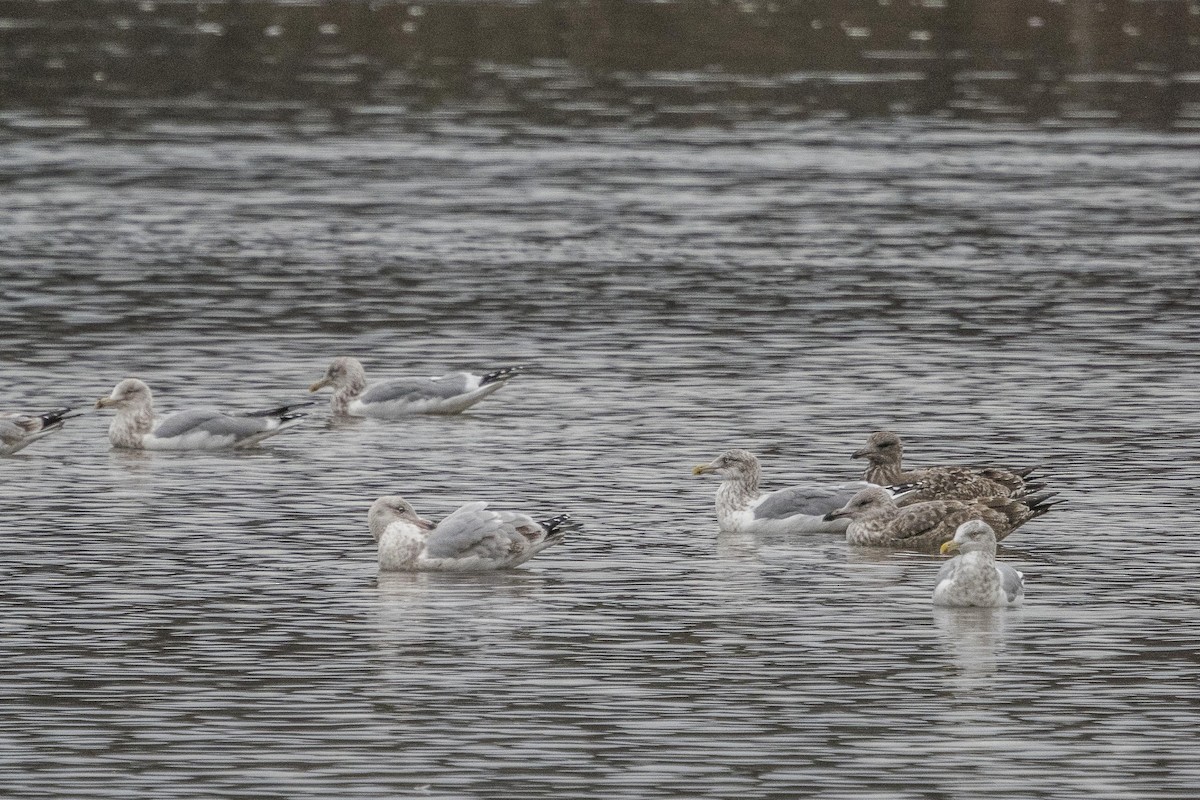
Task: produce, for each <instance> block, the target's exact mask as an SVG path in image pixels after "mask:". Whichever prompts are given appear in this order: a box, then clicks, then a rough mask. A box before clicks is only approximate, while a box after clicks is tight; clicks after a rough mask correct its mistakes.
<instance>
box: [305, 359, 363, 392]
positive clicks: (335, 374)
mask: <svg viewBox="0 0 1200 800" xmlns="http://www.w3.org/2000/svg"><path fill="white" fill-rule="evenodd" d="M366 382H367V374H366V372H365V371H363V366H362V364H360V363H359V361H358V359H357V358H351V357H350V356H339V357H338V358H335V359H334V360H333V363H332V364H330V365H329V369H327V370H325V375H324V376H323V377H322V378H321V380H319V381H317V382H316V383H314V384H313V385H312V386H309V387H308V390H309V391H310V392H315V391H318V390H320V389H324V388H325V387H326V386H332V387H333V388H335V389H341V388H342V387H344V386H364V385H366Z"/></svg>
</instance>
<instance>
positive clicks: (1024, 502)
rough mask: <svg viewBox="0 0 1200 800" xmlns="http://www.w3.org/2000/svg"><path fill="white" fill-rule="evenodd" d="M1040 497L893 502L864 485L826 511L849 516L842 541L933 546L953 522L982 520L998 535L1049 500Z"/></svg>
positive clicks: (1037, 511)
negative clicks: (846, 499) (833, 508)
mask: <svg viewBox="0 0 1200 800" xmlns="http://www.w3.org/2000/svg"><path fill="white" fill-rule="evenodd" d="M1047 499H1048V498H1047V497H1045V496H1034V497H1027V498H1011V497H982V498H975V499H974V500H967V501H962V500H930V501H926V502H923V503H914V504H912V505H906V506H899V505H897V504H896V502H895V501H894V500H893V499H892V497H891V496H890V495H889V494H888V493H887V492H886V491H884V490H882V489H864V490H863V491H861V492H859V493H858V494H856V495H855V496H854V497H853V498H851V500H850V502H848V503H847V504H846V505H845V506H844V507H843V508H841V509H839V510H837V511H834V512H832V513H830V514H829V515H827V516H828V517H829V518H831V519H849V520H850V525H849V527H847V528H846V541H847V542H849V543H850V544H853V545H860V546H865V547H895V548H904V549H912V550H936V549H937V548H939V547H940V546H941V545H942V544H943V543H945V542H948V541H949V540H951V539H953V538H954V532H955V530H956V529H957V528H958V526H959V525H961V524H963V523H964V522H967V521H968V520H972V519H982V520H984V521H985V522H987V523H988V524H989V525H990V526H991V527H992V528H993V530H994V531H995V533H996V537H997V538H998V539H1003V538H1004V537H1005V536H1008V535H1009V534H1010V533H1012V532H1013V531H1014V530H1016V529H1017V528H1019V527H1020V526H1022V525H1024V524H1025V523H1026V522H1028V521H1029V520H1031V519H1034V518H1036V517H1039V516H1041V515H1042V514H1044V513H1046V511H1048V510H1049V509H1050V508H1051V507H1052V506H1053V505H1055V504H1054V503H1048V502H1046V500H1047Z"/></svg>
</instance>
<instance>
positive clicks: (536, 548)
mask: <svg viewBox="0 0 1200 800" xmlns="http://www.w3.org/2000/svg"><path fill="white" fill-rule="evenodd" d="M487 506H488V504H487V503H484V502H476V503H467V504H466V505H464V506H462V507H461V508H459V509H458V510H457V511H455V512H454V513H453V514H451V515H450V516H448V517H446V518H445V519H443V520H442V521H441V522H439V523H436V524H435V523H433V522H431V521H429V520H427V519H424V518H423V517H421V516H419V515H418V514H417V512H416V510H415V509H414V508H413V507H412V505H411V504H410V503H409V502H408V501H406V500H405V499H404V498H403V497H399V496H396V495H390V496H388V497H381V498H379V499H378V500H376V501H375V502H374V503H373V504H372V505H371V510H370V511H369V512H368V513H367V524H368V526H369V527H370V529H371V535H372V536H373V537H375V541H376V542H377V543H378V544H379V570H380V571H381V572H389V571H418V570H441V571H448V572H482V571H488V570H498V569H508V568H510V567H515V566H517V565H519V564H523V563H525V562H526V561H528V560H529V559H531V558H533V557H534V556H535V555H537V554H538V553H540V552H541V551H543V550H545V549H546V548H547V547H551V546H553V545H556V544H558V543H559V542H561V541H562V540H563V539H564V538H566V535H567V534H568V533H570V532H573V531H577V530H579V528H580V526H579V524H578V523H576V522H574V521H572V520H571V516H570V515H569V514H560V515H559V516H557V517H552V518H550V519H546V520H542V521H540V522H539V521H537V520H535V519H533V518H532V517H530V516H528V515H526V514H519V513H516V512H512V511H489V510H488V508H487Z"/></svg>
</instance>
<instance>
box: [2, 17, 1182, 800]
mask: <svg viewBox="0 0 1200 800" xmlns="http://www.w3.org/2000/svg"><path fill="white" fill-rule="evenodd" d="M256 8H257V6H256ZM255 13H257V12H255ZM1196 145H1197V141H1196V140H1195V137H1192V136H1190V135H1187V134H1183V133H1174V134H1170V135H1166V134H1155V133H1148V132H1145V131H1128V130H1125V131H1116V130H1114V131H1097V130H1092V131H1084V130H1077V131H1048V130H1043V129H1028V128H1016V127H1012V128H1005V129H1003V130H997V129H994V128H988V127H984V126H974V125H970V126H948V125H943V126H930V125H928V124H921V125H916V124H904V123H887V124H883V123H856V124H850V123H839V124H833V123H828V122H825V123H808V124H780V123H772V124H753V125H749V124H748V125H742V126H735V127H732V128H729V129H716V128H697V129H689V130H665V129H654V128H648V129H635V128H621V129H618V128H608V129H603V130H580V131H568V130H566V129H561V128H541V127H535V126H529V125H513V126H508V127H501V126H489V125H482V124H476V125H458V124H456V123H452V122H445V121H443V122H439V123H438V124H437V125H436V126H434V127H433V128H430V129H428V130H420V131H412V132H404V133H401V132H396V131H392V132H389V133H379V132H374V133H365V134H362V135H339V136H334V137H317V138H307V137H303V136H297V135H296V132H295V130H294V129H293V128H291V127H289V125H287V124H277V125H276V124H265V123H264V124H261V125H259V126H257V127H245V126H228V125H222V124H219V123H213V122H211V121H210V122H207V123H205V124H200V125H182V124H166V123H156V124H154V125H147V126H146V127H144V128H142V129H140V130H136V131H133V130H130V131H112V130H110V131H107V132H105V133H103V134H101V133H98V132H95V131H77V132H68V133H61V134H57V135H55V136H53V137H49V138H28V139H27V138H22V137H17V136H11V135H10V136H9V138H6V139H3V140H0V182H2V183H3V186H4V198H5V202H4V203H2V204H0V229H2V230H3V231H4V236H3V237H0V276H2V279H0V332H2V334H0V400H2V402H3V407H4V408H6V409H7V408H9V407H11V408H14V409H16V408H37V407H41V406H52V405H55V404H57V403H58V402H60V401H66V400H73V399H76V398H78V399H79V400H80V401H82V402H85V403H90V402H92V401H94V399H95V398H96V397H99V396H100V395H101V394H103V393H106V392H108V391H109V390H110V389H111V387H112V385H113V384H114V383H115V382H116V381H117V380H118V379H120V378H121V377H124V376H125V375H128V374H137V375H139V376H140V377H142V378H143V379H145V380H147V381H148V382H149V383H150V384H151V385H152V386H153V387H154V388H155V391H156V401H157V402H158V404H159V406H160V407H161V408H162V410H163V411H164V412H169V411H170V410H172V409H175V408H181V407H185V406H191V405H209V404H220V405H223V406H226V407H229V408H256V407H262V406H263V405H265V404H267V403H273V402H286V401H292V400H296V399H299V398H303V397H305V396H307V393H306V388H307V386H308V385H309V384H310V383H311V382H312V380H313V379H314V377H315V376H317V375H319V374H321V372H322V371H323V370H324V368H325V367H326V366H327V364H328V363H329V360H330V358H331V357H332V356H334V355H337V354H354V355H357V356H359V357H361V358H362V360H363V361H364V363H365V365H366V367H367V369H368V370H369V371H371V372H372V373H373V374H376V375H378V376H380V377H384V376H390V375H403V374H437V373H440V372H442V371H445V370H446V369H451V368H468V369H481V368H487V367H491V366H495V365H500V364H508V363H529V364H532V365H535V368H532V369H530V370H529V371H528V373H527V374H522V375H521V376H520V377H519V378H517V379H515V380H514V381H513V382H512V383H511V384H510V385H509V386H508V387H506V388H505V389H504V390H502V391H501V392H499V393H498V394H497V395H496V396H495V397H493V398H490V399H489V400H488V401H487V402H486V403H484V404H481V405H480V406H478V407H477V408H476V409H473V410H472V411H471V412H470V413H469V414H466V415H464V416H462V417H458V418H418V419H412V420H406V421H403V422H398V423H384V422H380V421H376V420H365V421H362V422H359V423H356V424H350V425H331V424H329V422H328V406H327V405H326V404H325V403H324V402H322V403H321V404H320V405H318V406H315V407H313V408H312V409H311V411H312V416H311V418H310V419H308V420H306V422H305V424H303V425H300V426H298V427H297V428H296V429H294V430H292V431H289V432H288V433H287V434H285V435H283V436H280V437H277V438H275V439H273V440H271V442H270V444H269V446H266V447H264V448H262V449H261V450H260V451H255V452H246V453H182V454H181V453H148V454H127V453H115V452H112V451H110V450H109V448H108V444H107V439H106V436H105V433H106V428H107V424H108V418H107V417H104V416H99V415H88V416H84V417H81V418H79V419H73V420H70V421H69V423H68V427H67V430H66V431H64V432H63V433H62V434H59V435H57V436H55V437H52V438H49V439H47V440H45V441H44V442H39V443H38V444H37V445H35V446H34V447H30V448H28V449H27V450H25V451H23V452H22V453H20V454H19V455H18V456H15V457H13V458H8V459H2V460H0V544H2V545H3V548H4V554H5V557H4V558H3V559H2V560H0V607H2V608H3V610H4V613H3V614H2V615H0V788H2V789H3V793H4V794H6V796H31V795H33V794H36V795H37V796H43V797H61V798H80V797H112V798H128V797H130V796H153V797H156V798H174V797H195V796H198V795H203V796H214V797H217V796H219V797H247V798H249V797H255V798H257V797H263V796H264V795H272V796H273V795H279V796H284V795H286V796H288V797H291V798H306V797H329V796H333V795H344V794H346V793H347V792H349V793H350V794H353V795H354V796H355V797H381V798H382V797H396V796H406V795H410V794H423V795H427V796H435V797H521V798H537V797H606V798H612V797H629V798H639V799H641V798H658V797H662V798H668V797H672V798H673V797H730V796H746V797H794V796H797V795H798V794H801V793H808V794H811V795H813V796H819V797H829V798H834V797H850V796H854V797H860V796H865V797H887V798H918V797H929V796H931V795H938V796H946V797H959V796H965V795H964V793H969V794H971V795H983V794H985V793H986V794H993V795H1008V796H1019V797H1033V798H1062V797H1083V796H1089V797H1091V796H1120V795H1123V794H1130V793H1133V794H1136V795H1137V796H1145V797H1153V796H1164V797H1165V796H1176V797H1183V796H1190V795H1191V794H1192V793H1194V792H1193V790H1194V788H1195V786H1196V785H1197V784H1198V783H1200V775H1198V774H1197V772H1196V767H1195V758H1194V752H1193V751H1194V749H1195V748H1194V741H1193V740H1194V735H1193V734H1194V731H1195V729H1196V726H1197V721H1198V718H1200V691H1198V690H1197V686H1200V680H1198V679H1200V669H1198V667H1197V662H1196V659H1195V654H1196V641H1197V636H1198V634H1200V613H1198V611H1197V607H1196V603H1195V591H1194V580H1193V576H1194V575H1195V573H1196V569H1197V566H1198V565H1197V557H1196V555H1195V552H1194V548H1192V547H1191V546H1190V541H1191V537H1190V532H1189V531H1188V530H1187V526H1186V525H1184V524H1182V523H1181V520H1187V519H1190V518H1191V515H1192V513H1193V506H1194V496H1193V495H1194V489H1193V487H1194V486H1196V485H1197V482H1200V474H1197V469H1196V461H1195V459H1194V458H1193V457H1192V453H1191V449H1190V445H1189V443H1190V441H1191V440H1192V439H1194V438H1195V437H1194V433H1195V432H1196V431H1197V430H1200V411H1197V409H1196V403H1195V396H1196V386H1195V379H1194V376H1195V375H1196V373H1197V366H1198V364H1197V358H1196V353H1197V352H1200V327H1198V326H1197V324H1196V320H1197V319H1200V308H1198V307H1197V306H1198V304H1200V300H1198V299H1197V298H1200V286H1197V280H1196V278H1195V274H1194V273H1195V271H1194V269H1193V266H1194V264H1193V262H1194V257H1195V253H1196V252H1197V250H1198V249H1200V233H1198V229H1197V227H1196V225H1195V219H1194V217H1195V208H1196V207H1197V205H1198V204H1200V166H1198V164H1200V162H1198V161H1197V160H1196V159H1194V158H1191V157H1190V156H1191V155H1192V154H1193V153H1194V151H1195V148H1196ZM883 426H887V427H890V428H893V429H895V430H897V431H899V432H900V433H901V434H903V435H904V436H905V442H906V449H907V452H908V454H909V456H910V459H911V460H912V462H913V463H916V464H932V463H944V462H961V461H976V460H997V461H1004V462H1011V463H1027V462H1031V461H1037V462H1040V463H1042V464H1044V465H1046V471H1047V472H1049V473H1051V474H1052V475H1053V476H1054V485H1055V488H1056V489H1059V490H1060V491H1062V492H1063V494H1064V496H1066V497H1068V498H1069V499H1070V501H1071V502H1070V503H1068V504H1066V505H1064V506H1063V507H1061V508H1058V509H1055V511H1054V512H1053V513H1051V514H1049V515H1047V516H1046V517H1044V518H1041V519H1038V520H1036V521H1034V522H1033V523H1031V524H1030V525H1028V526H1026V527H1025V528H1023V529H1022V530H1020V531H1018V532H1017V533H1016V534H1014V536H1013V537H1011V538H1010V539H1009V540H1008V541H1006V543H1005V547H1004V548H1003V553H1002V557H1003V558H1005V559H1006V560H1007V561H1009V562H1010V563H1012V564H1013V565H1014V566H1016V567H1017V568H1019V569H1021V570H1022V571H1023V572H1024V573H1025V574H1026V577H1027V594H1026V601H1025V604H1024V605H1023V606H1022V607H1020V608H1018V609H1013V610H1004V611H1002V612H994V613H988V612H984V613H983V614H973V613H972V612H969V611H967V612H960V611H954V612H949V613H941V612H937V611H934V610H933V609H932V608H931V606H930V603H929V596H930V593H931V592H932V589H933V581H934V577H935V575H936V573H937V569H938V566H939V563H940V562H939V561H938V560H937V559H936V558H935V557H933V556H929V555H924V554H915V553H886V552H884V553H878V552H866V551H849V550H848V549H847V547H846V546H845V544H844V543H843V542H841V541H839V540H838V539H837V537H828V536H820V535H810V536H800V537H757V538H756V537H750V538H747V537H743V536H730V535H727V534H719V533H718V532H717V531H716V525H715V514H714V511H713V492H714V490H715V486H714V485H713V484H712V483H710V482H705V481H700V480H696V479H694V478H693V477H692V476H691V474H690V467H691V465H692V464H694V463H697V462H699V461H704V460H707V459H709V458H711V457H712V455H713V454H715V453H717V452H720V451H721V450H723V449H725V448H726V447H730V446H743V447H747V448H749V449H751V450H754V451H756V452H759V453H761V454H762V455H763V457H764V470H765V471H766V474H767V479H766V485H767V487H768V488H776V487H782V486H784V485H787V484H789V483H799V482H803V481H810V480H821V481H824V480H829V481H845V480H848V479H851V478H854V477H855V476H856V475H857V470H858V469H859V468H860V465H859V464H858V463H857V462H854V461H852V460H851V459H850V458H849V455H850V453H852V452H853V451H854V450H856V449H858V448H859V447H861V446H862V442H863V440H864V439H865V436H866V435H867V434H868V433H869V432H871V431H873V430H875V429H877V428H880V427H883ZM385 493H399V494H402V495H404V496H405V497H408V498H410V499H411V500H412V501H413V502H414V503H415V504H416V505H417V507H418V508H419V509H420V510H421V511H422V512H423V513H425V514H428V515H430V516H433V517H440V516H443V515H445V514H446V513H448V512H450V511H451V510H453V509H454V508H455V507H456V506H457V505H459V504H461V503H463V502H466V501H469V500H475V499H487V500H491V501H492V502H493V503H495V504H496V505H498V506H501V507H511V508H515V509H520V510H527V511H533V512H538V513H555V512H559V511H568V512H570V513H572V514H574V515H575V516H576V517H577V518H579V519H580V520H581V521H582V522H583V524H584V526H585V529H584V531H583V532H582V533H580V534H578V535H576V536H573V537H572V538H571V539H570V540H568V541H567V542H566V543H564V544H563V545H562V546H559V547H555V548H553V549H551V550H549V551H547V552H545V553H543V554H542V555H540V556H539V557H538V558H537V559H535V560H534V561H532V562H530V563H529V564H528V565H527V567H526V568H525V569H522V570H520V571H517V572H515V573H512V574H504V575H485V576H470V575H415V576H410V575H385V576H377V575H376V570H375V563H374V548H373V546H372V542H371V539H370V535H369V533H368V532H367V529H366V509H367V507H368V505H369V503H370V502H371V500H373V499H374V498H375V497H377V496H379V495H381V494H385ZM968 767H969V768H968ZM29 787H37V788H36V792H35V791H33V790H31V789H30V788H29ZM264 787H270V789H264ZM348 787H353V789H349V788H348Z"/></svg>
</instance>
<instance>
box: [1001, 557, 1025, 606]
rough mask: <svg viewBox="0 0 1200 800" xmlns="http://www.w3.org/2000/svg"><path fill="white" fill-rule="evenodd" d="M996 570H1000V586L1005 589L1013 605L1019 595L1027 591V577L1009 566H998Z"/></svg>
mask: <svg viewBox="0 0 1200 800" xmlns="http://www.w3.org/2000/svg"><path fill="white" fill-rule="evenodd" d="M996 568H997V569H999V570H1000V585H1001V586H1002V587H1003V588H1004V594H1005V596H1006V597H1007V598H1008V602H1010V603H1011V602H1012V601H1013V600H1016V599H1017V595H1019V594H1022V593H1023V592H1024V591H1025V576H1024V575H1022V574H1021V573H1019V572H1017V571H1016V570H1015V569H1013V568H1012V567H1010V566H1009V565H1008V564H997V565H996Z"/></svg>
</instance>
